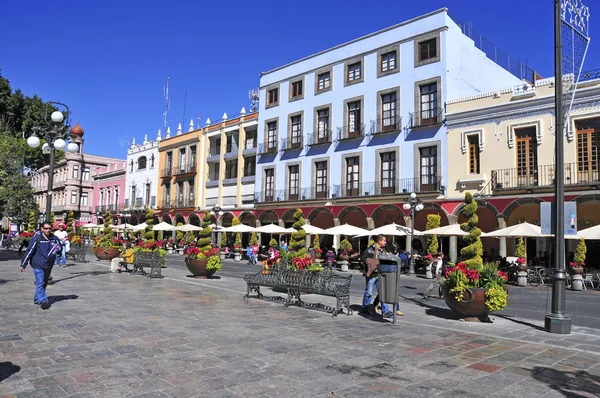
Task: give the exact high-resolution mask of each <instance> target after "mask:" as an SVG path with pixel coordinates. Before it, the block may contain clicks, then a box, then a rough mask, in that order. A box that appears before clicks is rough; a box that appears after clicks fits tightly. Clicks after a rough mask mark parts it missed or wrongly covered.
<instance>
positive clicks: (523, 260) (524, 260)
mask: <svg viewBox="0 0 600 398" xmlns="http://www.w3.org/2000/svg"><path fill="white" fill-rule="evenodd" d="M526 262H527V260H526V259H525V257H519V258H518V259H517V264H520V265H523V264H525V263H526Z"/></svg>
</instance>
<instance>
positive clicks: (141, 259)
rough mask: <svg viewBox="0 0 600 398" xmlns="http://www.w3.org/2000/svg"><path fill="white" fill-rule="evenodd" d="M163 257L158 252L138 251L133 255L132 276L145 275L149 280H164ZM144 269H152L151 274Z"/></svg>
mask: <svg viewBox="0 0 600 398" xmlns="http://www.w3.org/2000/svg"><path fill="white" fill-rule="evenodd" d="M161 264H162V257H161V256H160V254H159V253H158V252H157V251H154V252H143V251H138V252H136V253H134V255H133V271H132V272H131V275H137V274H139V275H144V276H147V277H148V278H164V277H163V275H162V273H161ZM144 267H148V268H150V273H147V272H146V271H144Z"/></svg>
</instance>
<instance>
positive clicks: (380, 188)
mask: <svg viewBox="0 0 600 398" xmlns="http://www.w3.org/2000/svg"><path fill="white" fill-rule="evenodd" d="M441 186H442V179H441V178H439V177H436V176H425V177H421V178H401V179H386V180H382V181H373V182H363V183H346V184H343V185H336V186H334V187H335V189H334V190H333V192H334V193H335V194H337V195H338V197H342V198H348V197H358V196H382V195H406V194H410V193H411V192H416V193H419V192H420V193H426V192H438V191H440V190H441Z"/></svg>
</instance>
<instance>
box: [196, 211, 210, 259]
mask: <svg viewBox="0 0 600 398" xmlns="http://www.w3.org/2000/svg"><path fill="white" fill-rule="evenodd" d="M210 233H211V228H210V213H209V212H204V216H203V217H202V231H200V232H199V233H198V236H199V239H198V248H199V249H200V251H201V252H205V251H207V250H210V249H211V246H210Z"/></svg>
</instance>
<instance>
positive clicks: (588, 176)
mask: <svg viewBox="0 0 600 398" xmlns="http://www.w3.org/2000/svg"><path fill="white" fill-rule="evenodd" d="M564 175H565V181H564V184H565V187H569V186H578V185H579V186H582V185H583V186H585V185H596V184H598V182H600V165H599V164H597V163H596V164H590V163H587V162H586V163H565V165H564ZM554 183H555V166H554V165H542V166H538V167H536V168H533V169H531V170H523V169H517V168H512V169H499V170H492V173H491V178H490V181H489V182H488V184H487V185H486V186H485V187H484V188H483V190H482V194H488V195H489V194H492V193H494V192H500V191H507V190H525V189H534V188H544V187H551V186H553V185H554Z"/></svg>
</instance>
